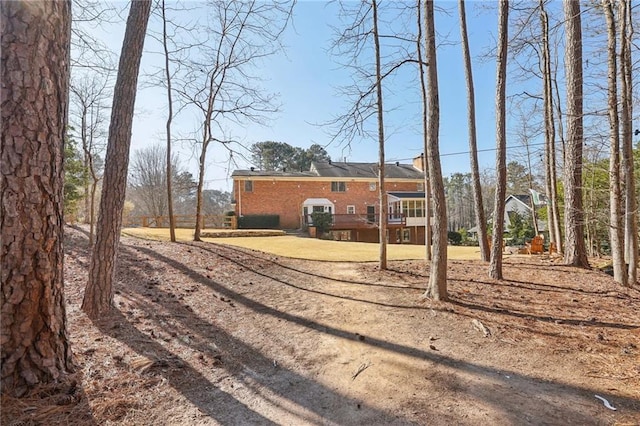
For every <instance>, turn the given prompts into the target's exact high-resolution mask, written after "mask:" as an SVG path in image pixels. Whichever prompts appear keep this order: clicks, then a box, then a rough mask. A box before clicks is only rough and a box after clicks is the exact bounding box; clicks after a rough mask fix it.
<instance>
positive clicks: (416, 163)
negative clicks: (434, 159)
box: [413, 154, 424, 172]
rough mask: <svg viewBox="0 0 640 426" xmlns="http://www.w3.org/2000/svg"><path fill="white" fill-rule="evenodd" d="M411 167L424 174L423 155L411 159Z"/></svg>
mask: <svg viewBox="0 0 640 426" xmlns="http://www.w3.org/2000/svg"><path fill="white" fill-rule="evenodd" d="M413 167H415V168H416V169H418V170H420V171H421V172H424V154H420V155H418V156H417V157H415V158H414V159H413Z"/></svg>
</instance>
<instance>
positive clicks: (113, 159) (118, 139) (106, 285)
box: [82, 0, 151, 319]
mask: <svg viewBox="0 0 640 426" xmlns="http://www.w3.org/2000/svg"><path fill="white" fill-rule="evenodd" d="M150 10H151V1H150V0H138V1H134V2H132V3H131V9H130V11H129V18H128V19H127V28H126V30H125V35H124V41H123V43H122V53H121V55H120V64H119V66H118V77H117V79H116V85H115V90H114V94H113V107H112V110H111V124H110V125H109V141H108V144H107V154H106V158H105V169H104V183H103V186H102V188H103V189H102V196H101V197H100V211H99V214H98V223H97V226H96V230H97V232H96V241H95V244H94V245H93V250H92V253H91V264H90V266H89V282H88V283H87V288H86V289H85V293H84V300H83V301H82V309H83V310H84V311H85V312H86V313H87V314H88V315H89V317H91V318H94V319H95V318H98V317H100V316H101V315H102V314H104V313H107V312H108V311H109V310H110V309H111V302H112V300H113V281H114V279H115V271H116V259H117V254H118V244H119V242H120V229H121V228H122V211H123V209H124V199H125V192H126V188H127V168H128V166H129V147H130V145H131V128H132V124H133V111H134V104H135V99H136V90H137V86H138V72H139V69H140V60H141V58H142V49H143V46H144V38H145V33H146V29H147V22H148V20H149V13H150Z"/></svg>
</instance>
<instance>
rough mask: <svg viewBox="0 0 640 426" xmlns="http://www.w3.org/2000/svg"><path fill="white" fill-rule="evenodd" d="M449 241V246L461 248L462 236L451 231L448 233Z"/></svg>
mask: <svg viewBox="0 0 640 426" xmlns="http://www.w3.org/2000/svg"><path fill="white" fill-rule="evenodd" d="M447 240H449V244H451V245H454V246H459V245H460V243H462V234H460V233H459V232H456V231H449V232H447Z"/></svg>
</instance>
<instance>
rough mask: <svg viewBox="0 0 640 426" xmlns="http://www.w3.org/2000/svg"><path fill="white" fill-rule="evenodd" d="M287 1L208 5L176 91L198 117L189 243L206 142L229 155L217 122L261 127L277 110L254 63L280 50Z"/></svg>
mask: <svg viewBox="0 0 640 426" xmlns="http://www.w3.org/2000/svg"><path fill="white" fill-rule="evenodd" d="M291 6H292V4H290V3H281V2H259V1H255V0H252V1H248V2H217V1H216V2H211V3H210V4H209V6H208V8H207V10H208V11H209V13H210V20H211V23H210V25H209V26H208V28H206V29H204V31H205V32H206V34H207V37H208V40H207V41H206V42H204V43H202V44H201V45H200V46H199V50H200V54H199V55H195V53H194V55H193V56H192V58H191V61H190V64H189V70H188V72H187V73H186V74H187V75H186V76H185V77H184V79H185V80H184V82H183V84H181V87H180V88H176V89H177V91H178V92H179V93H180V95H181V96H182V97H183V98H184V100H185V101H186V102H187V103H188V104H189V105H191V106H192V107H193V108H195V109H196V110H197V112H198V114H200V115H201V127H200V130H199V131H200V132H201V134H200V136H199V137H198V138H197V144H199V164H198V190H197V203H196V225H195V231H194V240H195V241H199V240H200V233H201V231H202V207H203V198H202V191H203V190H204V174H205V169H206V161H207V151H208V149H209V147H210V145H211V143H215V142H218V143H221V144H223V146H225V147H226V148H227V149H229V150H230V151H231V147H230V144H229V140H228V139H226V137H225V135H224V131H223V127H224V123H223V120H230V121H234V122H236V123H245V122H247V121H249V122H256V123H264V121H265V119H266V117H267V116H269V115H270V114H272V113H274V112H276V111H277V110H278V108H277V106H276V105H275V95H273V94H270V93H268V92H266V91H265V90H264V89H262V88H261V87H259V85H258V83H259V82H260V79H259V75H260V74H259V69H258V68H257V66H258V64H259V62H260V61H261V60H262V59H263V58H265V57H267V56H269V55H272V54H274V53H275V52H276V51H278V50H279V49H280V45H279V39H280V35H281V33H282V31H283V30H284V28H285V27H286V25H287V23H288V20H289V17H290V14H291Z"/></svg>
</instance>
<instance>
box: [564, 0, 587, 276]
mask: <svg viewBox="0 0 640 426" xmlns="http://www.w3.org/2000/svg"><path fill="white" fill-rule="evenodd" d="M563 5H564V16H565V37H566V42H565V76H566V81H567V82H566V93H567V96H566V103H567V138H566V139H567V140H566V144H567V145H566V151H565V162H564V170H565V183H566V184H565V188H564V201H565V208H564V218H565V247H564V249H565V252H564V261H565V263H566V264H567V265H572V266H577V267H581V268H588V267H589V261H588V259H587V252H586V247H585V242H584V211H583V203H582V149H583V145H584V134H583V133H584V129H583V87H582V86H583V76H582V19H581V16H580V2H578V1H574V0H563Z"/></svg>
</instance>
